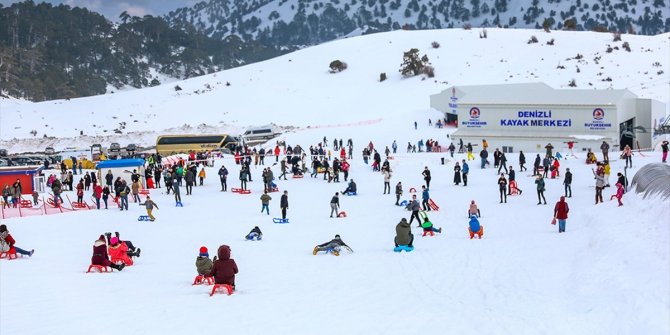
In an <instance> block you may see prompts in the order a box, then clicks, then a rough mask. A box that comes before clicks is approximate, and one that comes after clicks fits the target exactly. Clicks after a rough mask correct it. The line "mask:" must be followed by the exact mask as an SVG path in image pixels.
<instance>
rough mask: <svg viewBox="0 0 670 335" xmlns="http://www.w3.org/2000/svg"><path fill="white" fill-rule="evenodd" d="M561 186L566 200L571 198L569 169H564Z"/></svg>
mask: <svg viewBox="0 0 670 335" xmlns="http://www.w3.org/2000/svg"><path fill="white" fill-rule="evenodd" d="M563 185H565V196H566V197H567V198H572V172H570V168H567V169H565V178H564V179H563ZM568 194H569V195H568Z"/></svg>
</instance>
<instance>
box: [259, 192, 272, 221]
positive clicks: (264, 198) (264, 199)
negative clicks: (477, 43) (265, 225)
mask: <svg viewBox="0 0 670 335" xmlns="http://www.w3.org/2000/svg"><path fill="white" fill-rule="evenodd" d="M270 200H272V197H270V196H269V195H268V191H267V190H265V191H264V192H263V195H261V213H263V211H265V212H266V213H268V215H270Z"/></svg>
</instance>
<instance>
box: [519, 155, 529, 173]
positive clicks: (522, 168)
mask: <svg viewBox="0 0 670 335" xmlns="http://www.w3.org/2000/svg"><path fill="white" fill-rule="evenodd" d="M524 165H526V155H524V154H523V151H519V172H523V171H526V170H528V169H526V167H525V166H524Z"/></svg>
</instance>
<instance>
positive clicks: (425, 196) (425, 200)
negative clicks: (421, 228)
mask: <svg viewBox="0 0 670 335" xmlns="http://www.w3.org/2000/svg"><path fill="white" fill-rule="evenodd" d="M421 188H422V189H423V192H422V193H421V205H422V206H423V210H424V211H430V206H429V205H428V200H430V194H429V193H428V189H427V188H426V185H424V186H421ZM419 222H421V221H419Z"/></svg>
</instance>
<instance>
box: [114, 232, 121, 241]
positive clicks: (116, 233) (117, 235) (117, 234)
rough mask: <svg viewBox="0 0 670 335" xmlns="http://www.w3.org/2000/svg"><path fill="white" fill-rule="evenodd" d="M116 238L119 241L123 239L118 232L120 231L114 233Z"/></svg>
mask: <svg viewBox="0 0 670 335" xmlns="http://www.w3.org/2000/svg"><path fill="white" fill-rule="evenodd" d="M114 236H116V238H118V239H121V238H120V237H119V232H118V231H115V232H114Z"/></svg>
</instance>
